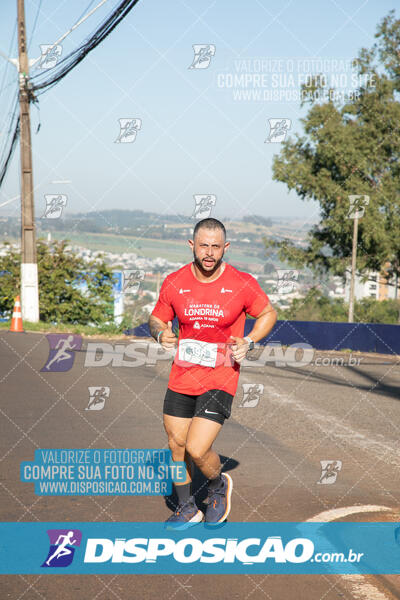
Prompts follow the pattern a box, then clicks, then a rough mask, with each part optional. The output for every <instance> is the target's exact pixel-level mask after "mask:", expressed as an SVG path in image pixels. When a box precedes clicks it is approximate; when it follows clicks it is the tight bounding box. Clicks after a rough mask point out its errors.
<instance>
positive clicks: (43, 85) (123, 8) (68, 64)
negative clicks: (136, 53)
mask: <svg viewBox="0 0 400 600" xmlns="http://www.w3.org/2000/svg"><path fill="white" fill-rule="evenodd" d="M93 2H94V0H92V1H91V2H90V3H89V6H88V9H90V7H91V5H92V4H93ZM138 2H139V0H123V1H122V2H120V3H119V5H118V6H117V8H115V9H114V10H113V11H112V12H111V14H110V15H109V16H108V17H107V18H106V19H105V20H104V21H103V23H102V24H101V25H100V26H99V27H98V28H97V29H96V30H95V31H94V33H93V34H92V35H91V37H90V38H89V39H88V40H87V41H86V42H84V43H83V44H81V46H79V47H78V48H77V49H76V50H74V51H73V52H71V53H70V54H68V55H67V56H66V57H65V58H63V59H62V60H61V61H60V62H59V63H58V65H57V66H58V67H59V68H58V69H57V70H56V71H55V72H53V73H52V75H51V76H50V77H48V73H46V72H45V73H39V74H38V75H35V76H34V77H32V78H30V79H29V81H28V82H27V86H28V89H29V92H28V93H29V97H30V102H35V101H36V100H37V99H36V96H37V95H39V94H42V93H43V92H45V91H46V90H48V89H49V88H51V87H52V86H53V85H55V84H56V83H58V81H60V80H61V79H62V78H63V77H65V75H67V74H68V73H69V72H70V71H72V69H74V68H75V67H76V65H77V64H79V63H80V62H81V61H82V60H83V59H84V58H85V56H86V55H87V54H89V52H91V51H92V50H94V48H96V47H97V46H98V45H99V44H100V43H101V42H102V41H103V40H104V39H105V38H106V37H107V36H108V35H109V34H110V33H111V32H112V31H113V30H114V29H115V27H116V26H117V25H118V24H119V23H120V22H121V21H122V20H123V19H124V18H125V17H126V16H127V14H128V13H129V12H130V11H131V10H132V8H133V7H134V6H135V5H136V4H137V3H138ZM40 6H41V1H40V4H39V9H40ZM39 9H38V11H37V13H36V19H35V25H34V27H33V29H32V31H34V30H35V27H36V23H37V19H38V15H39ZM88 9H86V10H88ZM85 12H86V11H85ZM80 21H81V17H80V18H79V19H78V20H77V21H76V23H75V25H76V24H77V23H79V22H80ZM75 25H73V27H74V26H75ZM14 35H15V32H14ZM14 35H13V37H14ZM12 41H13V40H12ZM52 71H54V69H52ZM46 77H47V79H46ZM33 80H35V81H36V82H37V83H34V84H33V85H32V83H31V82H32V81H33ZM6 87H8V86H6ZM37 90H41V91H40V92H39V94H37V93H35V92H37ZM19 134H20V121H19V116H18V92H17V101H16V103H15V106H14V110H13V113H12V116H11V119H10V125H9V128H8V137H7V140H6V142H5V144H4V146H3V150H2V152H1V157H0V187H1V185H2V183H3V181H4V178H5V176H6V173H7V170H8V168H9V165H10V162H11V159H12V156H13V153H14V150H15V146H16V143H17V141H18V138H19Z"/></svg>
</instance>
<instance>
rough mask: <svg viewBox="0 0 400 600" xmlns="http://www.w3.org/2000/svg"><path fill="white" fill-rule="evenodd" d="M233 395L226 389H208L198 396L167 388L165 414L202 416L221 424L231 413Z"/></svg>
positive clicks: (184, 416)
mask: <svg viewBox="0 0 400 600" xmlns="http://www.w3.org/2000/svg"><path fill="white" fill-rule="evenodd" d="M232 401H233V396H232V394H228V392H225V391H224V390H208V391H207V392H204V393H203V394H200V395H198V396H192V395H190V394H181V393H179V392H174V391H172V390H170V389H169V388H168V389H167V393H166V394H165V399H164V410H163V412H164V414H166V415H172V416H173V417H182V418H184V419H191V418H192V417H201V418H203V419H210V421H216V422H217V423H220V424H221V425H223V424H224V421H225V419H229V417H230V415H231V407H232Z"/></svg>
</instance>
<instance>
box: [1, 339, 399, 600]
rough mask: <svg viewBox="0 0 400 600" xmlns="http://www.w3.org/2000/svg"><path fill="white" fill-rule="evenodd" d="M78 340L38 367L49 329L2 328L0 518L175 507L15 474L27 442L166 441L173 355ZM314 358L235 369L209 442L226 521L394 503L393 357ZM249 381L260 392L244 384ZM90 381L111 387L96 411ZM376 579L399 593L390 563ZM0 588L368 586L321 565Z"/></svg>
mask: <svg viewBox="0 0 400 600" xmlns="http://www.w3.org/2000/svg"><path fill="white" fill-rule="evenodd" d="M89 341H90V343H93V342H94V340H89ZM101 342H102V343H104V342H106V343H109V344H110V343H113V344H120V345H125V346H126V345H127V344H128V343H129V340H115V341H114V342H111V341H110V340H101ZM87 343H88V340H83V344H82V348H81V350H80V351H78V352H76V353H75V360H74V364H73V366H72V368H71V369H70V370H69V371H66V372H43V371H41V369H42V368H43V366H44V365H45V363H46V359H47V357H48V350H49V345H48V340H47V339H46V336H44V335H42V334H33V333H32V334H11V333H9V332H1V333H0V381H1V390H2V392H1V422H2V425H1V436H0V465H1V466H0V514H1V521H39V522H40V521H50V520H51V521H163V520H164V519H166V518H167V517H168V515H169V514H170V509H169V507H168V502H166V501H165V500H164V499H163V498H162V497H119V496H114V497H80V496H73V497H62V496H54V497H52V496H47V497H45V496H36V495H35V494H34V491H33V484H30V483H23V482H21V481H20V480H19V465H20V462H21V461H23V460H33V457H34V451H35V449H36V448H165V447H166V438H165V434H164V430H163V426H162V402H163V397H164V393H165V389H166V386H167V381H168V373H169V369H170V361H169V360H160V361H158V362H156V364H144V365H141V366H140V367H139V368H134V367H130V366H124V364H123V361H120V362H119V363H118V360H117V359H116V360H114V365H113V364H109V365H108V366H103V367H94V366H92V367H88V366H86V367H85V357H86V348H87ZM113 348H114V350H115V345H114V346H113ZM120 349H121V348H120ZM119 356H122V354H121V353H120V355H119ZM322 356H323V357H325V358H330V359H332V358H337V357H338V356H339V355H330V354H327V353H324V354H323V355H322V354H321V355H320V357H322ZM340 356H343V355H340ZM318 357H319V355H318V356H315V357H314V359H313V361H312V362H311V363H310V364H309V365H307V366H303V367H296V366H291V365H281V366H276V365H274V364H271V363H268V364H267V365H264V366H260V365H258V366H254V367H249V366H248V367H245V368H243V370H242V373H241V377H240V382H239V388H238V393H237V396H236V398H235V404H234V408H233V411H232V416H231V418H230V419H229V420H228V421H227V422H226V423H225V425H224V427H223V429H222V432H221V434H220V435H219V437H218V439H217V442H216V446H215V449H216V450H217V451H218V452H219V453H220V455H221V457H222V459H223V460H224V462H225V463H226V464H225V468H226V469H227V470H229V472H230V474H231V476H232V478H233V481H234V492H233V497H232V501H233V506H232V511H231V514H230V517H229V519H230V521H239V522H245V521H305V520H307V519H310V518H312V517H313V516H315V515H318V514H319V513H322V512H324V511H327V510H331V509H338V508H342V507H349V506H355V505H356V506H362V505H367V504H368V505H369V504H374V505H379V506H385V507H389V508H391V509H392V511H393V514H394V515H397V514H398V509H399V506H400V489H399V468H398V467H399V462H400V445H399V425H400V402H399V400H400V393H399V389H400V374H399V361H398V360H397V359H395V358H390V357H378V356H368V357H367V356H360V358H361V361H360V363H359V364H356V365H355V364H353V365H352V366H347V365H341V366H340V365H338V363H337V361H336V362H335V361H333V364H326V362H327V361H326V360H325V361H324V365H325V366H322V365H321V364H319V363H320V362H321V361H319V363H318V360H315V359H318ZM346 359H348V356H346V355H345V360H346ZM126 360H129V357H127V358H126ZM148 362H149V363H150V362H154V361H148ZM331 362H332V360H331ZM255 384H257V385H258V386H259V387H258V388H257V390H258V394H257V393H256V394H255V395H254V393H253V395H252V396H249V395H248V394H247V395H246V393H245V392H246V390H247V391H248V389H247V388H246V386H249V385H253V386H254V385H255ZM243 385H244V386H245V387H244V388H243ZM91 386H105V387H109V388H110V395H109V398H107V399H106V401H105V404H104V407H103V409H102V410H85V409H86V408H87V407H88V403H89V390H88V388H89V387H91ZM257 390H256V391H257ZM253 392H254V388H253ZM321 461H328V462H330V463H331V464H332V463H333V461H337V462H336V467H337V469H338V470H337V472H336V480H335V475H332V476H330V477H328V479H329V481H332V479H333V480H335V481H334V483H329V484H323V483H318V482H319V481H321V476H322V475H323V473H322V467H321ZM340 466H341V468H340V470H339V467H340ZM324 480H326V477H325V479H324V478H322V481H324ZM201 484H202V481H201V478H200V477H197V479H196V485H197V486H198V487H201ZM202 497H203V494H202V491H200V493H199V498H198V499H199V502H201V500H202ZM374 518H376V519H377V520H380V519H379V514H377V515H376V516H375V517H374ZM397 518H398V517H397ZM359 520H363V519H362V518H360V519H359ZM374 585H376V586H377V588H378V589H380V590H381V592H382V594H383V596H382V598H396V597H397V598H400V583H399V580H398V577H397V576H396V577H392V578H390V580H389V579H388V580H387V581H385V580H384V578H381V579H380V580H379V579H378V578H374ZM0 588H1V596H0V597H1V598H2V599H3V598H10V599H13V600H14V599H15V600H17V599H18V600H19V599H22V598H23V599H25V600H30V599H40V598H41V599H43V598H46V599H50V598H52V599H56V600H67V599H68V600H69V599H70V598H73V599H76V600H81V599H82V600H95V599H96V600H109V599H115V600H128V599H129V600H132V599H136V598H137V599H141V600H146V599H156V598H159V597H162V598H165V599H166V600H172V599H174V600H181V599H182V600H184V599H189V598H190V599H192V600H203V599H205V598H207V599H210V600H214V599H215V600H216V599H218V600H225V599H227V600H228V599H229V600H233V599H236V598H241V599H254V600H258V599H263V600H264V599H266V600H299V599H303V598H304V599H307V600H333V599H338V598H361V597H364V596H359V595H357V594H356V592H355V587H354V585H351V582H349V581H348V580H346V578H343V577H340V576H324V575H320V576H307V575H303V576H294V575H292V576H285V575H275V576H271V575H266V576H253V575H251V576H247V575H240V576H239V575H225V576H222V575H214V576H207V575H196V574H193V575H190V576H189V575H186V576H176V575H165V576H161V575H152V576H144V575H117V576H114V575H107V576H104V575H102V576H96V575H66V576H61V575H57V576H45V575H8V576H5V575H3V576H0ZM360 593H361V592H360ZM372 597H373V596H372V595H371V598H372Z"/></svg>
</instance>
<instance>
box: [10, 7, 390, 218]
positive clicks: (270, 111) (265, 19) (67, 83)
mask: <svg viewBox="0 0 400 600" xmlns="http://www.w3.org/2000/svg"><path fill="white" fill-rule="evenodd" d="M99 1H100V0H95V1H92V2H89V0H81V1H78V0H64V1H57V2H54V0H52V1H51V0H42V1H40V0H25V5H26V6H25V10H26V23H27V35H28V43H29V56H30V58H37V57H38V56H40V52H41V49H40V46H41V45H42V44H51V43H54V42H55V41H56V40H57V39H58V38H59V37H60V36H61V35H62V34H63V33H65V32H66V31H67V30H68V29H69V28H70V27H71V26H72V25H73V24H74V23H76V22H77V20H78V19H79V18H80V17H81V15H82V14H86V12H87V11H86V9H87V8H88V7H89V8H90V9H91V8H93V7H94V6H96V5H97V4H98V3H99ZM16 4H17V2H16V0H15V1H12V0H8V2H7V3H1V7H0V17H1V18H0V50H1V51H2V52H3V53H5V54H7V55H8V56H11V57H15V56H16V55H17V39H16V35H15V28H16ZM117 4H118V1H117V0H108V1H107V2H106V3H105V4H104V5H103V6H102V7H101V8H100V9H98V11H97V12H96V13H95V14H94V15H93V16H92V17H90V18H89V19H88V20H87V21H86V22H85V23H84V24H83V25H81V26H80V27H78V28H77V29H76V30H75V31H74V32H73V33H72V34H71V35H69V36H68V37H67V38H66V39H65V40H64V41H63V42H62V48H61V49H60V50H61V53H62V54H61V56H62V57H63V56H66V55H67V54H68V53H69V52H71V51H72V50H74V49H75V48H76V47H77V46H78V45H80V44H81V43H82V41H83V40H84V39H85V38H86V36H88V35H89V34H90V33H91V32H93V31H94V30H95V28H96V27H97V25H98V24H99V23H100V22H101V21H102V20H103V19H104V18H105V17H106V16H107V15H108V14H109V13H110V12H111V10H112V9H113V8H114V7H115V6H117ZM392 8H393V5H392V3H391V2H388V1H387V0H379V1H377V0H374V1H369V2H368V1H367V0H325V1H324V2H321V0H319V1H317V0H304V1H302V2H296V1H294V0H289V1H288V2H285V0H283V2H282V1H279V2H278V1H276V0H268V1H267V0H248V1H247V2H243V1H242V2H239V1H238V0H213V1H212V0H205V1H204V2H199V1H197V2H196V1H194V0H173V1H170V2H166V1H165V0H140V2H139V3H138V4H137V5H136V6H135V7H134V8H133V10H132V11H131V12H130V13H129V15H128V16H127V18H126V19H125V20H124V21H123V22H122V23H121V24H120V25H119V26H118V27H117V28H116V29H115V30H114V31H113V32H112V33H111V34H110V35H109V37H108V38H107V39H106V40H105V41H104V42H103V43H102V44H101V45H100V46H99V47H97V48H96V49H95V50H94V51H93V52H92V53H91V54H89V55H88V56H87V57H86V58H85V59H84V61H83V62H82V63H80V64H79V65H78V66H77V67H76V68H75V69H74V70H73V71H71V72H70V73H69V74H68V75H67V76H66V77H65V78H64V79H63V80H62V81H60V82H59V83H58V84H57V85H56V86H54V87H53V88H52V89H50V90H48V91H46V92H45V93H44V94H42V95H41V96H39V105H38V108H37V107H36V106H32V108H31V127H32V148H33V169H34V189H35V192H34V197H35V210H36V214H37V215H38V216H40V215H41V214H42V213H43V211H44V207H45V203H46V200H45V196H46V195H49V194H64V195H65V196H66V201H67V205H66V207H65V209H64V214H69V215H70V214H72V213H76V212H88V211H99V210H105V209H112V208H120V209H132V210H134V209H142V210H148V211H153V212H156V213H157V214H158V215H160V216H161V220H162V215H163V214H174V213H179V214H184V215H188V216H190V215H191V214H192V213H193V209H194V202H195V201H194V196H195V195H204V194H207V195H211V196H212V198H213V199H215V206H213V208H212V215H211V216H214V217H216V218H221V219H222V218H225V219H226V218H228V217H229V218H237V219H240V218H243V216H245V215H249V214H259V215H262V216H263V217H296V218H302V219H305V220H306V221H309V222H313V221H316V220H317V219H318V214H319V211H318V205H317V203H314V202H312V201H303V200H301V199H300V198H299V197H298V196H297V195H296V194H295V193H294V192H290V193H288V190H287V187H286V185H285V184H283V183H279V182H275V181H273V179H272V159H273V156H274V154H277V153H279V151H280V147H281V141H280V140H281V139H282V136H281V137H279V135H278V134H276V133H275V130H273V131H272V137H271V125H272V126H274V125H275V124H276V121H277V120H279V122H280V123H283V127H284V130H286V134H285V131H284V133H283V134H282V135H283V137H284V136H285V135H286V137H290V136H293V135H294V133H296V132H297V133H301V132H302V125H301V122H300V118H301V117H304V116H305V109H300V102H299V100H298V97H297V96H298V90H299V82H301V81H303V80H304V79H305V77H306V76H307V75H308V74H310V73H312V72H319V71H321V69H320V68H319V67H320V65H321V61H322V60H323V61H324V63H323V65H324V66H323V69H324V71H323V72H324V73H326V76H327V78H328V81H329V82H332V81H334V82H336V84H337V89H338V92H339V93H345V92H346V91H347V92H349V91H351V89H352V87H353V88H354V85H355V83H354V81H353V80H352V79H351V77H352V72H351V68H350V61H351V59H352V58H354V57H355V56H357V54H358V51H359V49H360V48H361V47H370V46H371V45H372V44H373V43H374V34H375V32H376V27H377V24H378V23H379V22H380V21H381V20H382V18H383V17H384V16H385V15H387V13H388V12H389V10H391V9H392ZM34 25H35V27H34ZM13 32H14V36H13ZM196 45H198V46H199V48H198V47H195V48H193V46H196ZM205 46H209V48H208V49H207V50H208V52H205V51H204V50H203V51H202V50H201V47H205ZM195 50H197V54H196V53H195ZM199 52H200V54H199ZM202 53H203V54H206V56H205V59H204V60H203V61H200V62H199V61H198V58H199V56H202ZM196 56H197V59H196V58H195V57H196ZM194 60H195V66H194V67H192V68H190V67H191V65H192V64H193V62H194ZM199 67H201V68H199ZM37 72H38V71H37V70H36V71H35V70H32V71H31V75H32V76H33V75H34V74H35V73H37ZM330 78H333V79H330ZM16 89H17V74H16V69H15V68H14V67H13V66H12V65H10V64H9V63H8V62H7V61H5V60H4V59H3V58H2V57H0V145H1V144H2V143H3V141H4V140H5V138H6V137H7V126H8V121H9V118H10V109H11V105H12V100H13V98H14V96H15V93H16ZM120 119H130V120H132V119H137V121H135V123H136V125H137V131H136V135H135V134H133V135H130V136H128V137H125V138H124V137H123V138H122V140H123V141H122V142H118V141H117V140H118V139H121V138H120ZM271 119H272V122H271V123H270V120H271ZM39 123H40V131H39V132H38V133H36V130H37V127H38V124H39ZM123 123H124V121H123ZM57 181H58V182H60V181H62V182H64V183H54V182H57ZM65 182H67V183H65ZM19 186H20V175H19V147H18V148H17V149H16V152H15V154H14V157H13V161H12V165H11V168H10V169H9V172H8V173H7V177H6V180H5V182H4V184H3V186H2V188H1V189H0V205H1V204H3V203H4V202H6V201H7V200H8V199H11V198H14V197H16V196H18V194H19ZM19 210H20V205H19V202H18V201H13V202H11V203H9V204H7V205H6V206H3V207H0V216H2V215H17V214H19Z"/></svg>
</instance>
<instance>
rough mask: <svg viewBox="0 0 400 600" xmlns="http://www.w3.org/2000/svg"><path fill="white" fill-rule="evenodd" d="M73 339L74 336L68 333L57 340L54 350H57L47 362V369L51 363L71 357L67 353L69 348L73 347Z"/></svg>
mask: <svg viewBox="0 0 400 600" xmlns="http://www.w3.org/2000/svg"><path fill="white" fill-rule="evenodd" d="M73 341H74V336H73V335H69V336H68V337H67V338H66V339H64V338H61V339H59V340H58V342H57V345H56V347H55V350H58V352H56V354H55V355H54V356H53V358H52V359H51V360H50V361H49V362H48V363H47V365H46V369H47V370H49V369H50V367H51V365H52V364H53V363H58V362H60V361H62V360H67V359H70V358H71V355H70V354H68V352H69V351H70V350H73V349H74V348H75V345H74V344H73V343H72V342H73Z"/></svg>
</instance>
